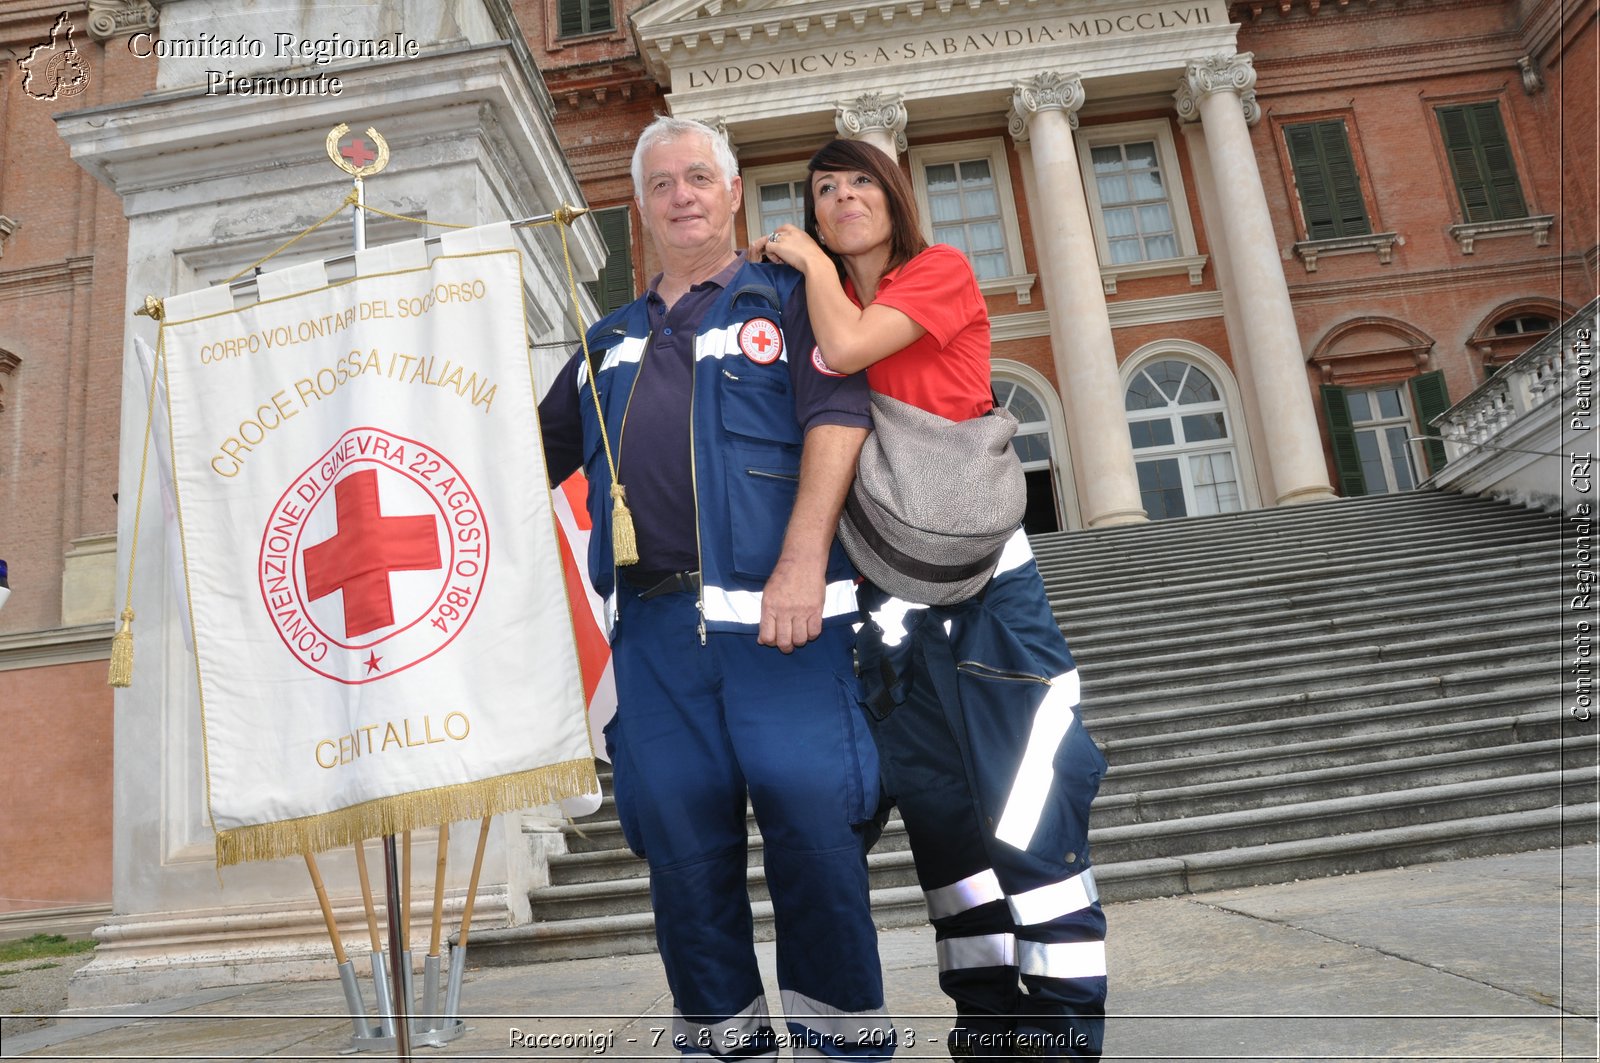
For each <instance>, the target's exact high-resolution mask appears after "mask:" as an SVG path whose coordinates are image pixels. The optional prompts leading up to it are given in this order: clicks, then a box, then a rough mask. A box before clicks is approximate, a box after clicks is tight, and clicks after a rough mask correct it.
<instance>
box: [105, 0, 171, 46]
mask: <svg viewBox="0 0 1600 1063" xmlns="http://www.w3.org/2000/svg"><path fill="white" fill-rule="evenodd" d="M158 21H159V15H158V14H157V13H156V9H155V8H154V7H153V6H151V4H150V3H149V2H148V0H89V36H91V37H93V38H94V39H95V40H97V41H107V40H110V39H111V38H112V37H115V36H118V35H119V34H123V33H137V32H138V31H139V30H153V29H155V28H156V23H157V22H158Z"/></svg>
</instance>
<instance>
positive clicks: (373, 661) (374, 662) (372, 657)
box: [366, 652, 383, 675]
mask: <svg viewBox="0 0 1600 1063" xmlns="http://www.w3.org/2000/svg"><path fill="white" fill-rule="evenodd" d="M381 660H383V658H382V657H379V656H378V655H377V653H376V652H373V653H371V654H368V655H367V660H366V665H367V674H368V675H371V674H372V673H373V672H376V671H378V662H379V661H381Z"/></svg>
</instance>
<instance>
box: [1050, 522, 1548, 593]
mask: <svg viewBox="0 0 1600 1063" xmlns="http://www.w3.org/2000/svg"><path fill="white" fill-rule="evenodd" d="M1399 531H1400V529H1395V530H1393V531H1390V530H1387V529H1384V530H1382V534H1380V535H1375V536H1366V537H1352V536H1349V535H1342V536H1338V537H1333V536H1330V537H1329V538H1328V539H1327V540H1325V541H1322V542H1307V541H1306V540H1304V539H1300V540H1294V541H1293V542H1292V543H1289V542H1273V541H1270V540H1261V539H1243V540H1239V541H1238V542H1236V543H1234V544H1232V545H1229V544H1224V543H1216V542H1208V541H1206V540H1203V539H1195V540H1191V541H1190V542H1188V543H1186V544H1185V545H1183V546H1181V547H1180V546H1174V547H1169V548H1168V549H1166V550H1163V551H1161V552H1160V553H1157V554H1141V555H1138V556H1131V555H1123V556H1121V557H1117V556H1093V555H1089V556H1080V555H1076V554H1062V555H1060V556H1058V557H1052V556H1050V555H1047V554H1041V553H1040V552H1039V550H1038V549H1035V550H1034V558H1035V560H1037V561H1039V564H1040V570H1041V572H1048V574H1049V577H1050V579H1052V580H1062V581H1069V582H1070V583H1071V584H1072V585H1073V586H1077V587H1081V588H1089V589H1092V590H1094V591H1099V590H1105V591H1108V592H1110V593H1118V592H1119V590H1120V589H1121V588H1123V587H1147V586H1199V585H1201V584H1204V583H1211V582H1216V583H1218V584H1219V585H1227V584H1228V583H1234V584H1237V583H1238V582H1239V581H1240V580H1242V579H1244V578H1245V577H1248V576H1257V577H1259V576H1263V575H1270V576H1271V577H1272V578H1275V579H1276V578H1283V579H1290V580H1294V579H1303V578H1304V577H1305V574H1306V573H1308V572H1309V573H1325V572H1328V571H1333V570H1338V571H1349V572H1369V571H1384V570H1394V569H1402V568H1404V567H1405V566H1407V565H1410V564H1414V563H1419V562H1420V563H1427V562H1430V561H1437V560H1438V559H1440V558H1441V557H1460V556H1468V557H1472V558H1473V559H1475V560H1483V561H1494V560H1495V557H1494V551H1493V549H1492V546H1493V545H1494V544H1498V543H1505V544H1507V545H1509V546H1512V547H1514V548H1515V549H1513V550H1512V551H1511V556H1515V555H1516V554H1520V553H1521V552H1522V551H1523V549H1530V550H1532V551H1533V555H1534V556H1536V557H1537V556H1542V553H1543V551H1544V550H1545V549H1552V550H1559V549H1560V546H1561V542H1560V538H1559V536H1557V535H1555V534H1552V529H1551V528H1549V527H1545V526H1541V525H1523V526H1518V527H1512V528H1505V527H1502V526H1500V525H1499V523H1498V522H1496V521H1492V520H1476V521H1473V520H1468V521H1461V522H1451V523H1450V524H1449V525H1448V526H1440V527H1436V528H1432V529H1429V528H1412V527H1406V528H1405V529H1404V534H1403V536H1402V535H1401V534H1398V532H1399ZM1031 542H1032V540H1030V544H1031ZM1302 561H1303V562H1304V564H1303V565H1302V564H1300V562H1302ZM1047 585H1048V584H1047Z"/></svg>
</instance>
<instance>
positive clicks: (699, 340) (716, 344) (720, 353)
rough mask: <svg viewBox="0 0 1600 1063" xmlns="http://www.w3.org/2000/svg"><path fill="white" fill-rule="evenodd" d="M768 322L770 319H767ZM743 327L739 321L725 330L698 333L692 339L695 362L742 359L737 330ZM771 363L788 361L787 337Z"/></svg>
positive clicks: (760, 315)
mask: <svg viewBox="0 0 1600 1063" xmlns="http://www.w3.org/2000/svg"><path fill="white" fill-rule="evenodd" d="M752 316H753V317H765V316H766V315H764V314H755V315H752ZM768 320H771V319H770V318H769V319H768ZM744 326H745V322H743V321H741V322H739V323H738V324H737V325H730V326H729V327H727V328H714V329H707V330H706V331H705V332H702V333H700V334H699V335H698V336H696V337H695V338H694V357H695V361H697V362H698V361H699V360H700V359H702V358H727V357H733V356H734V355H737V356H738V357H740V358H743V357H744V356H745V355H744V351H743V349H741V348H740V346H739V330H740V329H742V328H744ZM773 361H776V362H784V363H787V362H788V361H789V341H788V338H787V337H785V339H784V341H783V349H782V350H780V351H779V352H778V357H777V358H775V359H773Z"/></svg>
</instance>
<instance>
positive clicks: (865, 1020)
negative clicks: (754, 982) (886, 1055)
mask: <svg viewBox="0 0 1600 1063" xmlns="http://www.w3.org/2000/svg"><path fill="white" fill-rule="evenodd" d="M781 999H782V1000H783V1015H784V1018H786V1019H787V1020H788V1021H789V1022H797V1023H799V1024H800V1025H802V1026H804V1027H805V1028H806V1029H808V1030H814V1031H816V1032H817V1033H819V1034H821V1035H822V1036H823V1037H824V1038H825V1039H827V1040H829V1041H833V1042H836V1043H838V1044H841V1045H844V1046H847V1047H849V1046H854V1045H856V1044H859V1043H862V1042H865V1043H867V1044H870V1045H877V1046H888V1045H891V1044H893V1043H894V1024H893V1023H892V1022H890V1021H889V1013H888V1012H887V1011H886V1010H885V1009H883V1008H873V1009H872V1010H870V1011H841V1010H840V1009H838V1008H836V1007H833V1006H832V1005H830V1004H824V1003H823V1002H822V1001H820V1000H813V999H812V998H811V997H808V996H806V995H805V994H804V993H796V992H795V991H794V990H792V989H785V990H784V991H783V994H782V998H781Z"/></svg>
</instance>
